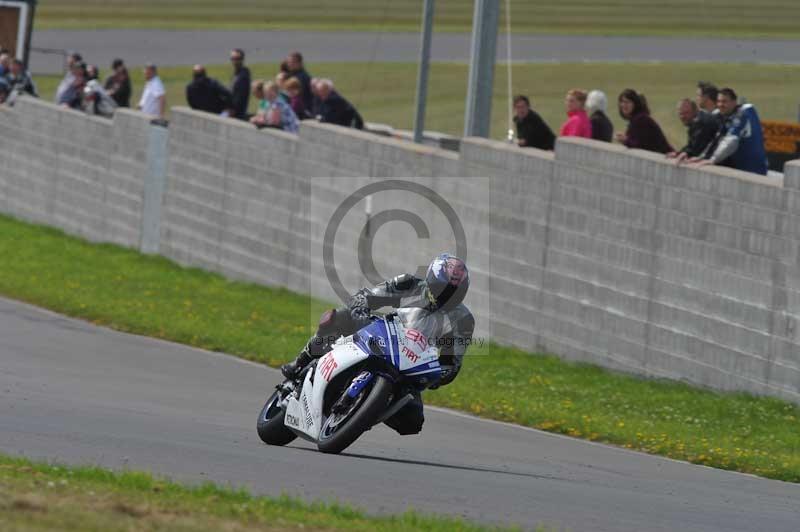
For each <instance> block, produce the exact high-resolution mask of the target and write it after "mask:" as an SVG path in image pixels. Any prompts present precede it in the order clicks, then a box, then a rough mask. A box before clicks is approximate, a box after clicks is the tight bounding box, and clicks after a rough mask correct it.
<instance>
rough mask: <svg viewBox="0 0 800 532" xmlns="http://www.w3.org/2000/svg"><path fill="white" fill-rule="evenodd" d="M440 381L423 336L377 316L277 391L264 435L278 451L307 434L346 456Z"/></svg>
mask: <svg viewBox="0 0 800 532" xmlns="http://www.w3.org/2000/svg"><path fill="white" fill-rule="evenodd" d="M440 378H441V367H440V365H439V352H438V350H437V349H436V347H434V346H431V345H429V344H428V340H427V338H426V337H425V336H424V335H423V334H422V333H421V332H420V331H418V330H416V329H412V328H406V327H404V326H403V324H402V323H401V322H400V320H399V319H398V318H397V316H396V315H394V314H390V315H388V316H385V317H373V318H372V320H371V322H370V323H369V325H367V326H365V327H363V328H362V329H361V330H359V331H358V332H356V333H355V334H353V335H352V336H347V337H343V338H340V339H339V340H338V341H337V342H336V344H335V345H334V346H333V349H332V350H331V351H330V352H328V353H327V354H326V355H325V356H323V357H321V358H319V359H317V360H315V361H313V362H312V363H311V364H309V365H308V366H306V367H305V368H304V369H303V371H302V372H301V373H300V375H299V376H298V378H297V380H296V381H293V380H287V381H285V382H283V383H282V384H280V385H279V386H277V389H276V390H275V392H274V393H273V394H272V395H271V396H270V398H269V400H267V403H266V404H265V405H264V408H263V409H262V410H261V414H260V415H259V417H258V425H257V429H258V435H259V436H260V437H261V439H262V440H263V441H264V442H265V443H268V444H270V445H286V444H287V443H289V442H291V441H292V440H294V439H295V438H296V437H298V436H300V437H301V438H304V439H306V440H309V441H312V442H314V443H316V444H317V447H318V448H319V450H320V451H322V452H323V453H340V452H342V451H343V450H344V449H346V448H347V447H348V446H349V445H350V444H352V443H353V442H354V441H356V440H357V439H358V438H359V437H360V436H361V434H363V433H364V432H365V431H367V430H369V429H370V428H372V427H373V426H374V425H377V424H379V423H383V422H384V421H386V420H387V419H389V418H390V417H392V416H393V415H394V414H396V413H397V412H399V411H400V409H401V408H403V407H404V406H405V405H406V404H408V403H409V402H410V401H411V400H412V399H413V397H414V395H413V393H414V392H415V391H421V390H423V389H425V388H427V387H429V386H431V385H433V384H436V383H437V382H438V381H439V379H440Z"/></svg>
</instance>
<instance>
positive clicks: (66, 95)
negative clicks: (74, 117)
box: [56, 62, 86, 109]
mask: <svg viewBox="0 0 800 532" xmlns="http://www.w3.org/2000/svg"><path fill="white" fill-rule="evenodd" d="M64 79H65V80H66V79H70V80H71V83H70V85H68V86H66V87H65V88H64V89H63V90H61V89H62V87H61V86H59V91H61V93H60V96H59V98H58V100H56V103H57V104H58V105H61V106H64V107H69V108H71V109H81V104H82V101H83V87H84V86H85V85H86V65H85V64H83V63H82V62H76V63H73V64H72V67H71V68H70V75H69V77H67V76H64ZM62 83H63V80H62Z"/></svg>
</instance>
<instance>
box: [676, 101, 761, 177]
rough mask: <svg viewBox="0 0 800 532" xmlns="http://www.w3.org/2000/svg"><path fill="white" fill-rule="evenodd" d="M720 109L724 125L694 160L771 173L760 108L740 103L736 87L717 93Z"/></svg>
mask: <svg viewBox="0 0 800 532" xmlns="http://www.w3.org/2000/svg"><path fill="white" fill-rule="evenodd" d="M717 109H719V113H720V117H721V118H722V120H723V123H722V128H720V130H719V131H718V133H717V137H716V138H715V140H714V141H712V142H711V144H709V146H708V147H707V148H706V150H705V152H704V153H703V154H702V155H701V156H700V157H697V158H694V159H690V161H691V162H695V163H697V164H698V165H706V164H719V165H723V166H730V167H732V168H736V169H737V170H742V171H745V172H752V173H754V174H761V175H767V170H768V164H767V153H766V150H765V149H764V134H763V132H762V130H761V120H760V119H759V118H758V113H757V112H756V108H755V107H753V106H752V105H751V104H744V105H739V102H738V97H737V96H736V93H735V92H734V91H733V89H729V88H725V89H721V90H720V91H719V95H718V96H717Z"/></svg>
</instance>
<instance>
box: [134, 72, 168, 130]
mask: <svg viewBox="0 0 800 532" xmlns="http://www.w3.org/2000/svg"><path fill="white" fill-rule="evenodd" d="M144 79H145V80H147V81H146V83H145V85H144V91H143V92H142V97H141V98H140V99H139V106H138V107H139V110H140V111H142V112H143V113H145V114H148V115H150V116H153V117H155V118H164V111H165V110H166V108H167V92H166V91H165V90H164V84H163V83H162V82H161V78H159V77H158V68H157V67H156V65H154V64H153V63H147V64H146V65H145V67H144Z"/></svg>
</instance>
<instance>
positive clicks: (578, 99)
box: [561, 89, 592, 139]
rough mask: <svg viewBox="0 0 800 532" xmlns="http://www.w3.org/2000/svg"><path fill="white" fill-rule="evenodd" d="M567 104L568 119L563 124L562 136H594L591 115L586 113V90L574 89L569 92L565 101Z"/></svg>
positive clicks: (588, 137)
mask: <svg viewBox="0 0 800 532" xmlns="http://www.w3.org/2000/svg"><path fill="white" fill-rule="evenodd" d="M564 103H566V106H567V117H568V118H567V121H566V122H564V125H563V126H561V136H562V137H586V138H587V139H590V138H592V123H591V122H590V121H589V115H587V114H586V110H585V109H584V105H586V92H585V91H581V90H578V89H572V90H571V91H569V92H568V93H567V98H566V100H565V101H564Z"/></svg>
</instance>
